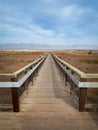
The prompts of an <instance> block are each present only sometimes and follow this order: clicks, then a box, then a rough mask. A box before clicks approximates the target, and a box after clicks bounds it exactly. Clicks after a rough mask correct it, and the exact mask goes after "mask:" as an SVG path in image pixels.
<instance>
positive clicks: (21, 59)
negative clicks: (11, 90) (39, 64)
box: [0, 51, 44, 73]
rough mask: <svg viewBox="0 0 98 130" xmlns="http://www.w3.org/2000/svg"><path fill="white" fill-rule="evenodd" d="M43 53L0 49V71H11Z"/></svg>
mask: <svg viewBox="0 0 98 130" xmlns="http://www.w3.org/2000/svg"><path fill="white" fill-rule="evenodd" d="M43 54H44V52H41V51H0V73H13V72H15V71H17V70H19V69H21V68H22V67H24V66H26V65H28V64H29V63H31V62H33V61H34V60H36V59H38V58H39V57H41V56H42V55H43Z"/></svg>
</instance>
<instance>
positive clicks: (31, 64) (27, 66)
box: [0, 55, 44, 78]
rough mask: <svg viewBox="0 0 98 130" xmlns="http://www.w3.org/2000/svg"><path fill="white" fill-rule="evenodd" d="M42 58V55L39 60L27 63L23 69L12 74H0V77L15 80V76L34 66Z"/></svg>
mask: <svg viewBox="0 0 98 130" xmlns="http://www.w3.org/2000/svg"><path fill="white" fill-rule="evenodd" d="M43 58H44V55H43V56H41V57H40V58H39V59H37V60H35V61H33V62H31V63H29V64H28V65H26V66H25V67H23V68H21V69H19V70H17V71H16V72H14V73H0V76H7V77H11V78H15V77H17V75H19V74H20V73H22V72H23V71H25V70H26V69H28V68H29V67H31V66H33V65H34V64H36V63H38V62H39V61H40V60H41V59H43Z"/></svg>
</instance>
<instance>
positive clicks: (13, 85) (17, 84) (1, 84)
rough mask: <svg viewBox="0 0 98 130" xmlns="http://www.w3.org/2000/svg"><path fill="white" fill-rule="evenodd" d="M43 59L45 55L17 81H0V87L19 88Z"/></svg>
mask: <svg viewBox="0 0 98 130" xmlns="http://www.w3.org/2000/svg"><path fill="white" fill-rule="evenodd" d="M44 60H45V57H43V59H41V61H39V62H38V64H37V65H36V66H34V67H33V68H32V69H31V70H30V71H29V72H28V73H27V74H26V75H25V76H23V78H22V79H20V80H19V81H17V82H0V88H19V87H21V85H22V84H23V83H24V82H25V81H26V80H27V79H28V77H29V76H30V75H31V74H32V73H33V72H34V71H35V70H36V69H37V68H38V67H39V65H40V64H41V63H42V62H43V61H44Z"/></svg>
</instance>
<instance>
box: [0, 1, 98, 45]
mask: <svg viewBox="0 0 98 130" xmlns="http://www.w3.org/2000/svg"><path fill="white" fill-rule="evenodd" d="M8 42H11V43H20V42H22V43H23V42H24V43H40V44H51V45H61V44H62V45H67V46H79V45H80V46H81V45H89V46H98V1H97V0H0V43H8Z"/></svg>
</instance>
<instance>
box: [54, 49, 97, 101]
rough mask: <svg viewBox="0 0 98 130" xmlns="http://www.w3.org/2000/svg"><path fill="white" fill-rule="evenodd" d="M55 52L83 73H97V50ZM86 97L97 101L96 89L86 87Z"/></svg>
mask: <svg viewBox="0 0 98 130" xmlns="http://www.w3.org/2000/svg"><path fill="white" fill-rule="evenodd" d="M55 54H56V55H57V56H58V57H59V58H61V59H62V60H64V61H66V62H67V63H69V64H71V65H73V66H74V67H76V68H78V69H79V70H81V71H83V72H85V73H95V74H97V73H98V51H79V50H77V51H75V50H74V51H56V52H55ZM93 80H94V79H93ZM87 81H91V79H89V80H88V79H87ZM95 81H98V79H96V80H95ZM87 97H88V99H89V100H90V101H93V102H96V103H98V89H88V91H87Z"/></svg>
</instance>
